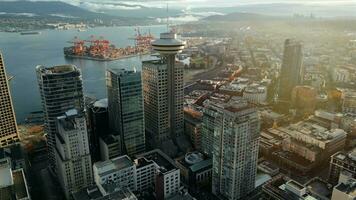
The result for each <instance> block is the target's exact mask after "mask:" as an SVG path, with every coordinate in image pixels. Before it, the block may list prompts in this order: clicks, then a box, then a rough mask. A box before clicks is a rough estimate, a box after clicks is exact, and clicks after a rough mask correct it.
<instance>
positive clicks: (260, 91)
mask: <svg viewBox="0 0 356 200" xmlns="http://www.w3.org/2000/svg"><path fill="white" fill-rule="evenodd" d="M243 97H244V98H246V99H247V100H248V101H249V102H250V103H253V104H264V103H266V101H267V88H266V87H265V86H261V85H259V84H251V85H249V86H248V87H246V88H245V90H244V92H243Z"/></svg>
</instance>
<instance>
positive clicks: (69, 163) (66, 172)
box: [55, 109, 93, 199]
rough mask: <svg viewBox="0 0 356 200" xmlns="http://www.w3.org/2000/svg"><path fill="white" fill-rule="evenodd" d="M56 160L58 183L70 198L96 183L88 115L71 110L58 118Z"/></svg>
mask: <svg viewBox="0 0 356 200" xmlns="http://www.w3.org/2000/svg"><path fill="white" fill-rule="evenodd" d="M57 129H58V133H57V134H56V154H55V155H56V162H57V175H58V179H59V183H60V185H61V187H62V189H63V191H64V193H65V196H66V198H67V199H69V198H70V196H71V194H72V193H73V192H76V191H79V190H81V189H82V188H86V187H88V186H89V185H91V184H92V182H93V180H92V179H93V173H92V170H91V166H92V164H91V156H90V151H89V138H88V131H87V124H86V120H85V116H84V115H83V114H82V113H79V112H78V111H77V110H75V109H72V110H69V111H67V112H66V113H65V114H64V115H62V116H59V117H58V118H57Z"/></svg>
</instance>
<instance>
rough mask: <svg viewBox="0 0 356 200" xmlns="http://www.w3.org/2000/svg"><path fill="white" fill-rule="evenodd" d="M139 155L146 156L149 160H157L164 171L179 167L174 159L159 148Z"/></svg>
mask: <svg viewBox="0 0 356 200" xmlns="http://www.w3.org/2000/svg"><path fill="white" fill-rule="evenodd" d="M137 157H138V158H141V157H144V158H146V159H147V160H148V161H153V162H155V163H156V164H157V165H158V166H160V167H161V169H160V171H161V172H162V173H165V172H169V171H171V170H175V169H177V167H176V165H175V164H174V161H173V160H172V159H171V158H170V157H169V156H167V155H166V154H165V153H163V152H162V151H161V150H159V149H155V150H152V151H149V152H146V153H144V154H141V155H138V156H137Z"/></svg>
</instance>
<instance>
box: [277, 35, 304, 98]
mask: <svg viewBox="0 0 356 200" xmlns="http://www.w3.org/2000/svg"><path fill="white" fill-rule="evenodd" d="M302 65H303V52H302V44H301V43H300V42H298V41H295V40H292V39H287V40H286V41H285V43H284V53H283V61H282V68H281V73H280V76H279V77H280V78H279V91H278V100H279V102H281V103H283V102H285V103H289V102H290V100H291V93H292V90H293V88H294V87H295V86H297V85H298V84H300V83H301V82H302V79H303V69H302Z"/></svg>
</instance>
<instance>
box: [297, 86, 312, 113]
mask: <svg viewBox="0 0 356 200" xmlns="http://www.w3.org/2000/svg"><path fill="white" fill-rule="evenodd" d="M316 103H317V91H316V90H315V89H314V88H313V87H311V86H296V87H294V89H293V91H292V108H293V109H295V110H296V114H297V115H298V116H309V115H312V114H314V111H315V107H316Z"/></svg>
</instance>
